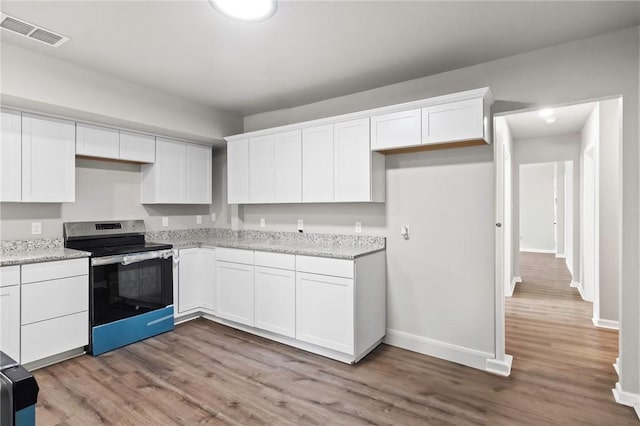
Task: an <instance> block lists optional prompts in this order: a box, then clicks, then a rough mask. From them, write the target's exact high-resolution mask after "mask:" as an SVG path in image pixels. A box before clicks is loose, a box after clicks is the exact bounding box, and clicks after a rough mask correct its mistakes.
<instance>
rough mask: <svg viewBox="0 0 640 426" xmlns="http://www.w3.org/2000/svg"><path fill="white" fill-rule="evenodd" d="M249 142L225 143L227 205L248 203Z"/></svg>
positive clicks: (244, 140)
mask: <svg viewBox="0 0 640 426" xmlns="http://www.w3.org/2000/svg"><path fill="white" fill-rule="evenodd" d="M249 175H250V173H249V140H248V139H241V140H237V141H233V142H228V143H227V203H229V204H244V203H248V202H249Z"/></svg>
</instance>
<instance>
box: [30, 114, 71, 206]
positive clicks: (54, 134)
mask: <svg viewBox="0 0 640 426" xmlns="http://www.w3.org/2000/svg"><path fill="white" fill-rule="evenodd" d="M75 139H76V129H75V123H74V122H72V121H67V120H58V119H55V118H50V117H42V116H38V115H32V114H22V201H28V202H73V201H75V190H76V184H75V182H76V179H75V176H76V175H75V173H76V169H75V164H76V163H75V146H76V143H75Z"/></svg>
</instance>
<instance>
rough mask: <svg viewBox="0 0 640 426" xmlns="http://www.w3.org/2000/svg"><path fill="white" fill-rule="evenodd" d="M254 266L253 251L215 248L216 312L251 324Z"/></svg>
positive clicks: (236, 320) (239, 321)
mask: <svg viewBox="0 0 640 426" xmlns="http://www.w3.org/2000/svg"><path fill="white" fill-rule="evenodd" d="M253 268H254V266H253V252H252V251H248V250H236V249H227V248H219V249H217V252H216V288H217V291H216V304H217V305H216V315H217V316H219V317H220V318H224V319H227V320H230V321H234V322H237V323H239V324H244V325H250V326H253V318H254V315H253V297H254V295H253Z"/></svg>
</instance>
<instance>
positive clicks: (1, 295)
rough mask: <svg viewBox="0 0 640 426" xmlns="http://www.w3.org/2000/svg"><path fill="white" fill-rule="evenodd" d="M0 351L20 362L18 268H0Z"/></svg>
mask: <svg viewBox="0 0 640 426" xmlns="http://www.w3.org/2000/svg"><path fill="white" fill-rule="evenodd" d="M0 350H2V351H3V352H4V353H6V354H7V355H9V356H10V357H11V358H13V359H15V360H16V361H18V362H20V267H19V266H4V267H1V268H0Z"/></svg>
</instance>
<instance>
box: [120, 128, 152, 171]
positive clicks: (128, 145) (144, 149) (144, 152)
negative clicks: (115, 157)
mask: <svg viewBox="0 0 640 426" xmlns="http://www.w3.org/2000/svg"><path fill="white" fill-rule="evenodd" d="M120 159H121V160H127V161H135V162H137V163H153V162H155V161H156V138H155V137H153V136H149V135H143V134H140V133H131V132H125V131H122V130H121V131H120Z"/></svg>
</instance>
